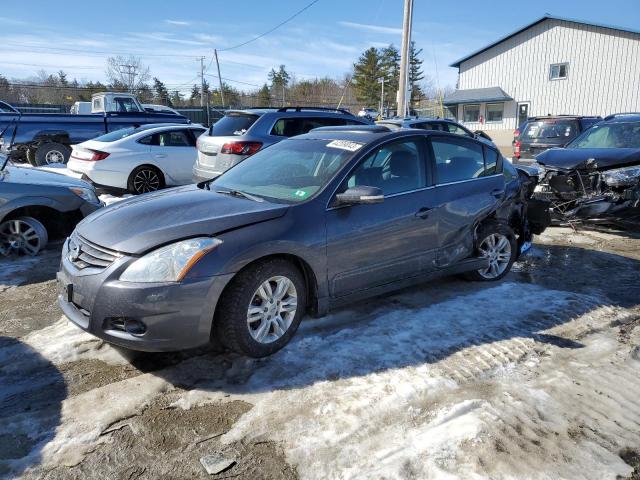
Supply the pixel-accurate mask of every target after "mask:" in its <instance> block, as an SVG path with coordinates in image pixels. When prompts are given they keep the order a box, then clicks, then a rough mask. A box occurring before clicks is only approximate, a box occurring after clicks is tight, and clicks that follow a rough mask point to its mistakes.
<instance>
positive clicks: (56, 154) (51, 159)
mask: <svg viewBox="0 0 640 480" xmlns="http://www.w3.org/2000/svg"><path fill="white" fill-rule="evenodd" d="M44 160H45V162H47V165H53V164H56V163H64V154H63V153H62V152H60V151H58V150H50V151H48V152H47V154H46V155H45V156H44Z"/></svg>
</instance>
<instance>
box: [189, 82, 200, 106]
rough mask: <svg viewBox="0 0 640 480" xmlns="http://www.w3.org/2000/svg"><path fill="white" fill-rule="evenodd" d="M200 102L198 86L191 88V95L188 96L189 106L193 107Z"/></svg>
mask: <svg viewBox="0 0 640 480" xmlns="http://www.w3.org/2000/svg"><path fill="white" fill-rule="evenodd" d="M199 100H200V88H198V85H194V86H193V87H191V95H189V104H190V105H195V104H196V103H197V102H198V101H199Z"/></svg>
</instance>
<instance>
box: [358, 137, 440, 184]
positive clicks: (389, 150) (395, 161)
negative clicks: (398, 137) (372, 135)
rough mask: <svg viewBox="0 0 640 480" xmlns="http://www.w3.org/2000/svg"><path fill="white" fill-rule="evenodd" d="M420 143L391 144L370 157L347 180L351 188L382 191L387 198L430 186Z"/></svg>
mask: <svg viewBox="0 0 640 480" xmlns="http://www.w3.org/2000/svg"><path fill="white" fill-rule="evenodd" d="M426 179H427V176H426V172H425V163H424V161H423V158H422V154H421V151H420V144H419V140H416V139H413V140H402V141H397V142H392V143H388V144H386V145H383V146H381V147H379V148H378V149H377V150H375V151H374V152H372V153H370V154H369V155H368V156H367V157H366V158H365V159H364V160H362V162H361V163H360V165H359V166H358V167H357V168H356V170H355V172H354V173H352V174H351V176H350V177H349V179H348V180H347V186H348V187H349V188H350V187H355V186H365V185H366V186H369V187H378V188H380V189H381V190H382V192H383V193H384V194H385V195H393V194H396V193H402V192H408V191H411V190H416V189H418V188H424V187H426V185H427V180H426Z"/></svg>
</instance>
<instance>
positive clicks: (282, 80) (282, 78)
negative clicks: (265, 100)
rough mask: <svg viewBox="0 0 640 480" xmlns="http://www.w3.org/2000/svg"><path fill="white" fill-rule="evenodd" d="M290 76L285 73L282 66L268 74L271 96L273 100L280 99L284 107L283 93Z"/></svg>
mask: <svg viewBox="0 0 640 480" xmlns="http://www.w3.org/2000/svg"><path fill="white" fill-rule="evenodd" d="M290 79H291V76H290V75H289V72H287V70H286V68H285V66H284V65H280V68H279V69H278V71H277V72H276V71H275V70H274V69H273V68H272V69H271V71H270V72H269V81H270V82H271V94H272V95H273V97H274V98H280V99H281V100H282V104H283V106H284V102H285V91H286V89H287V86H288V85H289V80H290Z"/></svg>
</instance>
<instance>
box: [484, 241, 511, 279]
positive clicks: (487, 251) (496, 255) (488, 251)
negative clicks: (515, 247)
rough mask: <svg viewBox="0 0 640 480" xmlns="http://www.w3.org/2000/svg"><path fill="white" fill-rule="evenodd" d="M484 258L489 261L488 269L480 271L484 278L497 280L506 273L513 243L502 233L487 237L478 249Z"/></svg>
mask: <svg viewBox="0 0 640 480" xmlns="http://www.w3.org/2000/svg"><path fill="white" fill-rule="evenodd" d="M478 250H479V252H480V255H481V256H482V257H485V258H488V259H489V266H488V267H487V268H486V269H483V270H478V273H479V274H480V275H481V276H483V277H484V278H488V279H493V278H497V277H499V276H500V275H502V274H503V273H504V271H505V270H506V269H507V267H508V266H509V262H510V261H511V242H510V241H509V239H508V238H507V237H506V236H505V235H502V234H501V233H492V234H491V235H489V236H487V237H486V238H485V239H484V240H483V241H482V243H481V244H480V247H479V248H478Z"/></svg>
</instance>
